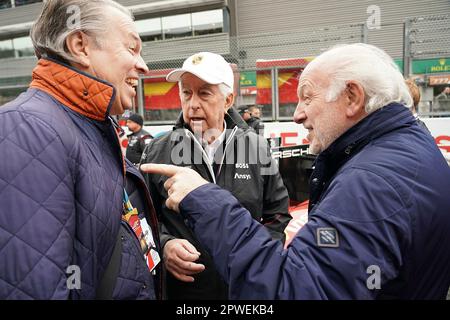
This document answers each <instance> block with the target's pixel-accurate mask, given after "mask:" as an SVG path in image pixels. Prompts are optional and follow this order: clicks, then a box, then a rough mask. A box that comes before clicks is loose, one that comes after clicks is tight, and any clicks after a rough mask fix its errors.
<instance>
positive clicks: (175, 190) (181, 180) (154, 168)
mask: <svg viewBox="0 0 450 320" xmlns="http://www.w3.org/2000/svg"><path fill="white" fill-rule="evenodd" d="M141 171H143V172H146V173H154V174H159V175H163V176H167V177H169V179H167V181H166V182H165V183H164V188H165V189H166V190H167V194H168V195H169V197H168V198H167V200H166V206H167V208H169V209H171V210H173V211H175V212H180V209H179V205H180V202H181V201H183V199H184V197H186V196H187V195H188V194H189V193H190V192H191V191H193V190H195V189H197V188H198V187H200V186H202V185H204V184H207V183H208V181H206V180H205V179H203V178H202V177H201V176H200V175H199V174H198V173H197V172H195V171H194V170H192V169H189V168H183V167H177V166H173V165H169V164H154V163H151V164H149V163H147V164H143V165H141Z"/></svg>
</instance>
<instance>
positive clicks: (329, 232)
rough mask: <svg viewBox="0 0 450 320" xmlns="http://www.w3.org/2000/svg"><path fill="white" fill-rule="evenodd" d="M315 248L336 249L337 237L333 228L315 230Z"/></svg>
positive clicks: (337, 244)
mask: <svg viewBox="0 0 450 320" xmlns="http://www.w3.org/2000/svg"><path fill="white" fill-rule="evenodd" d="M317 246H319V247H328V248H338V247H339V235H338V232H337V230H336V229H335V228H318V229H317Z"/></svg>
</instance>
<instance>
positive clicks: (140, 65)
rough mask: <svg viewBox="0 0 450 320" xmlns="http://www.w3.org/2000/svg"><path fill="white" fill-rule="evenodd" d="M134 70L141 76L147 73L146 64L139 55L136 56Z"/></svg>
mask: <svg viewBox="0 0 450 320" xmlns="http://www.w3.org/2000/svg"><path fill="white" fill-rule="evenodd" d="M136 69H138V71H139V73H142V74H145V73H147V72H148V71H149V70H148V67H147V64H146V63H145V61H144V59H143V58H142V56H141V55H139V56H138V60H137V61H136Z"/></svg>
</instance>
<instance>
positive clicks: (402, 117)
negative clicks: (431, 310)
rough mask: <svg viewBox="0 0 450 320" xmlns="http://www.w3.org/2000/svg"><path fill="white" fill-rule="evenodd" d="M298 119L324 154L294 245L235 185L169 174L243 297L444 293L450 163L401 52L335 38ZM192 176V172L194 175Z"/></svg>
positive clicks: (176, 202) (305, 77) (172, 204)
mask: <svg viewBox="0 0 450 320" xmlns="http://www.w3.org/2000/svg"><path fill="white" fill-rule="evenodd" d="M298 97H299V103H298V106H297V109H296V111H295V114H294V120H295V121H296V122H297V123H302V124H303V126H304V127H305V128H306V129H307V130H308V131H309V134H308V140H309V141H310V142H311V145H310V150H311V151H312V152H314V153H316V154H318V157H317V159H316V162H315V165H314V171H313V173H312V176H311V180H310V181H311V185H310V202H309V221H308V223H307V224H306V225H305V226H304V227H303V228H302V229H300V230H299V231H298V233H297V235H296V236H295V238H294V239H293V240H292V242H291V243H290V245H289V246H288V247H287V249H286V250H284V249H283V245H282V244H281V243H279V242H277V241H271V239H270V235H269V233H268V232H267V230H265V229H264V228H263V227H261V226H260V225H259V224H258V223H257V222H255V221H254V220H253V219H251V217H250V215H249V214H248V212H247V210H245V209H244V208H242V207H241V206H240V205H239V202H238V201H237V200H236V199H235V198H234V197H233V196H232V195H231V194H230V193H229V192H228V191H226V190H223V189H221V188H219V187H217V186H216V185H213V184H208V183H207V182H206V181H204V180H203V179H202V178H201V177H199V176H198V175H197V174H196V173H195V172H193V171H192V170H189V169H187V168H178V167H175V166H163V165H156V164H154V165H145V166H143V167H142V169H143V170H144V171H147V172H153V173H158V174H164V175H166V176H169V177H170V178H169V179H168V180H167V182H166V184H165V187H166V188H167V189H168V194H169V195H170V197H169V198H168V199H167V201H166V205H167V206H168V207H169V208H172V209H173V210H176V211H179V212H180V213H181V216H182V217H184V218H185V219H186V220H187V222H188V223H189V225H191V226H192V229H193V230H194V231H195V234H196V236H197V237H198V240H199V242H200V243H201V244H203V245H204V246H205V247H206V250H207V251H208V253H209V254H210V255H211V256H212V258H213V260H214V262H215V265H216V266H217V270H218V272H219V273H220V274H221V276H222V277H223V278H224V279H225V281H226V282H227V283H228V285H229V287H230V296H231V297H232V298H235V299H255V300H256V299H445V297H446V294H447V290H448V288H449V285H450V273H449V269H450V250H449V249H448V244H449V243H450V232H449V230H450V214H449V213H450V197H449V196H448V190H450V168H449V167H448V166H447V164H446V162H445V160H444V158H443V157H442V154H441V152H440V151H439V149H438V148H437V146H436V143H435V142H434V141H433V138H432V137H431V135H430V134H428V133H427V132H425V130H422V129H421V128H420V127H419V124H418V123H417V121H416V120H415V119H414V117H413V115H412V114H411V112H410V111H409V109H408V107H409V106H410V105H411V104H412V101H411V96H410V94H409V92H408V88H407V87H406V85H405V82H404V79H403V77H402V75H401V74H400V72H399V71H398V70H397V67H396V65H395V64H394V62H393V61H392V59H391V58H390V57H389V56H388V55H387V54H386V53H385V52H384V51H382V50H380V49H378V48H376V47H374V46H371V45H367V44H352V45H344V46H339V47H336V48H333V49H331V50H329V51H327V52H325V53H323V54H321V55H320V56H318V57H317V58H316V59H315V60H313V61H312V62H311V63H310V64H309V65H308V66H307V67H306V68H305V70H304V72H303V73H302V75H301V77H300V80H299V86H298ZM185 181H188V182H185Z"/></svg>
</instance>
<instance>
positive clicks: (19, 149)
mask: <svg viewBox="0 0 450 320" xmlns="http://www.w3.org/2000/svg"><path fill="white" fill-rule="evenodd" d="M72 148H73V146H70V147H69V146H65V145H64V144H63V143H62V141H61V139H60V137H59V136H58V135H57V134H56V132H55V131H54V130H53V129H52V128H50V127H49V126H48V125H47V124H45V123H44V122H42V121H41V120H40V119H39V118H38V117H35V116H32V115H29V114H26V113H24V112H23V113H19V112H17V111H10V112H6V113H3V114H2V116H1V117H0V203H1V206H0V217H1V218H0V261H1V264H2V267H1V268H0V298H1V299H67V298H68V297H69V295H70V292H69V289H68V287H67V274H66V271H67V268H68V267H69V265H71V261H72V255H73V242H74V239H73V235H74V231H75V230H74V216H75V208H74V185H73V176H72V170H71V168H70V167H71V166H72V161H71V160H70V159H69V158H70V156H69V154H70V151H71V149H72Z"/></svg>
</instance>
